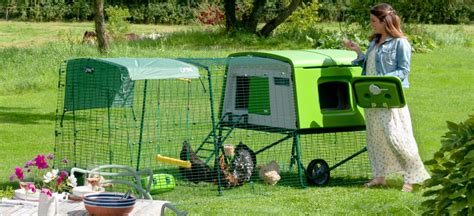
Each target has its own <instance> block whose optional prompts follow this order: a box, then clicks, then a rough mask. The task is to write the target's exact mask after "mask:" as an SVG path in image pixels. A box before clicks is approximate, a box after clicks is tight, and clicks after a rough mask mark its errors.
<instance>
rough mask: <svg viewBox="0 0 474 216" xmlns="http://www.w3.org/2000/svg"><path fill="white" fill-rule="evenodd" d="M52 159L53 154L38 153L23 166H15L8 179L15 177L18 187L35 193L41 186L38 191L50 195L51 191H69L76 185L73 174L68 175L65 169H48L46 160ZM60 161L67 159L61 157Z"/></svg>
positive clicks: (12, 179)
mask: <svg viewBox="0 0 474 216" xmlns="http://www.w3.org/2000/svg"><path fill="white" fill-rule="evenodd" d="M53 159H54V155H53V154H51V153H50V154H47V155H43V154H39V155H37V156H36V157H34V158H33V159H31V160H29V161H27V162H26V163H25V165H24V166H23V167H16V168H15V172H14V173H13V174H12V175H10V181H11V182H13V181H14V180H15V179H17V180H18V181H19V183H20V188H22V189H24V190H25V192H27V193H28V192H31V193H37V189H38V188H41V190H40V193H44V194H46V195H48V196H50V197H51V196H52V195H53V193H63V192H70V190H71V189H72V188H73V187H75V186H77V180H76V178H75V177H74V176H69V173H68V172H67V171H64V170H63V171H60V170H58V169H50V170H49V168H50V166H49V164H48V161H52V160H53ZM61 162H62V163H65V164H67V163H68V160H67V159H63V160H62V161H61Z"/></svg>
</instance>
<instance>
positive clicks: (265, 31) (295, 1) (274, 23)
mask: <svg viewBox="0 0 474 216" xmlns="http://www.w3.org/2000/svg"><path fill="white" fill-rule="evenodd" d="M300 3H301V0H292V1H291V3H290V5H288V7H287V8H285V9H284V10H283V11H281V12H280V13H278V14H277V16H276V17H275V18H274V19H272V20H270V21H269V22H268V23H267V24H265V26H263V28H262V29H261V30H260V32H258V35H260V36H263V37H268V36H269V35H270V33H272V31H273V30H274V29H275V28H276V27H278V26H279V25H280V24H282V23H283V22H284V21H285V20H286V19H287V18H288V17H289V16H290V15H291V14H292V13H293V11H295V10H296V8H298V5H300Z"/></svg>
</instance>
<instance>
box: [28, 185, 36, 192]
mask: <svg viewBox="0 0 474 216" xmlns="http://www.w3.org/2000/svg"><path fill="white" fill-rule="evenodd" d="M27 188H28V189H29V190H31V192H33V193H36V187H35V185H34V184H31V183H28V186H27Z"/></svg>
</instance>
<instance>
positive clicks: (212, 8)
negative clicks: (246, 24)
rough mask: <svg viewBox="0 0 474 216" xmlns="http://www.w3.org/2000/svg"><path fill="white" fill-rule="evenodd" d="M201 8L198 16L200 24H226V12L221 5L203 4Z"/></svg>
mask: <svg viewBox="0 0 474 216" xmlns="http://www.w3.org/2000/svg"><path fill="white" fill-rule="evenodd" d="M200 7H201V9H200V10H199V11H198V15H197V19H198V21H199V23H201V24H205V25H217V24H224V21H225V12H224V9H223V8H222V7H221V6H220V5H218V4H216V3H212V4H201V5H200Z"/></svg>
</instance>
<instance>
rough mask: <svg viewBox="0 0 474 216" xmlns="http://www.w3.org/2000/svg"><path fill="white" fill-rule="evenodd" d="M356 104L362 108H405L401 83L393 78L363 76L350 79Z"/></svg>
mask: <svg viewBox="0 0 474 216" xmlns="http://www.w3.org/2000/svg"><path fill="white" fill-rule="evenodd" d="M352 87H353V89H354V92H355V94H356V101H357V104H358V105H359V106H361V107H363V108H400V107H403V106H405V96H404V94H403V88H402V83H401V81H400V79H399V78H397V77H393V76H383V77H381V76H373V77H371V76H363V77H354V78H353V79H352Z"/></svg>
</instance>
